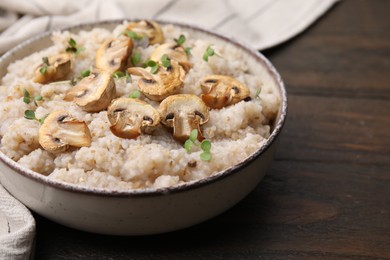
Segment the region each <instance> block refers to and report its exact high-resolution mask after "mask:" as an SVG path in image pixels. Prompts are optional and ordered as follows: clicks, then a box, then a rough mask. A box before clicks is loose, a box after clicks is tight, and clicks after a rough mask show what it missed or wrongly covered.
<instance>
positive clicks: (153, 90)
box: [127, 60, 185, 101]
mask: <svg viewBox="0 0 390 260" xmlns="http://www.w3.org/2000/svg"><path fill="white" fill-rule="evenodd" d="M127 72H128V73H130V74H133V75H137V76H141V78H140V79H139V80H138V87H139V89H140V90H141V92H142V93H143V94H144V95H145V96H147V97H148V98H149V99H151V100H154V101H161V100H163V99H164V98H166V97H167V96H169V95H173V94H176V93H177V92H178V91H179V90H180V88H181V87H182V86H183V83H184V79H185V71H184V70H183V68H182V67H181V66H180V65H179V64H178V63H177V61H175V60H171V66H170V67H168V68H165V67H162V66H160V67H159V68H158V71H157V73H156V74H152V73H150V72H149V70H148V69H144V68H139V67H133V68H128V69H127Z"/></svg>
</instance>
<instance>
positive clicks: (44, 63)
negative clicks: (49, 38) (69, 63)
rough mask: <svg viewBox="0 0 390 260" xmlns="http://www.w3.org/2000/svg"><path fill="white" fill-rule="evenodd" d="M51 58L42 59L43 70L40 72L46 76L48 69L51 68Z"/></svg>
mask: <svg viewBox="0 0 390 260" xmlns="http://www.w3.org/2000/svg"><path fill="white" fill-rule="evenodd" d="M49 65H50V64H49V58H48V57H42V66H41V68H40V69H39V72H40V73H41V74H42V75H45V74H46V71H47V67H49Z"/></svg>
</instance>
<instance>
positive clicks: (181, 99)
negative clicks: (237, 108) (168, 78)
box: [158, 94, 209, 143]
mask: <svg viewBox="0 0 390 260" xmlns="http://www.w3.org/2000/svg"><path fill="white" fill-rule="evenodd" d="M158 110H159V112H160V115H161V122H162V123H163V124H164V125H166V126H168V127H173V138H174V139H175V140H177V141H179V142H182V143H184V142H185V141H186V140H187V139H188V138H189V136H190V133H191V131H192V130H193V129H197V130H198V140H199V141H201V140H203V135H202V132H201V130H200V126H201V125H203V124H205V123H206V122H207V121H208V120H209V109H208V107H207V106H206V104H205V103H203V101H202V100H201V99H200V98H199V97H197V96H195V95H190V94H177V95H173V96H169V97H167V98H166V99H164V100H163V101H162V102H161V104H160V106H159V109H158Z"/></svg>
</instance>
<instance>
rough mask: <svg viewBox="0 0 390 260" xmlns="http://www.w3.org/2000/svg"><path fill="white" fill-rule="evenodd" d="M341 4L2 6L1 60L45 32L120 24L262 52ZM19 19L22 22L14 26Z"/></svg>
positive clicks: (156, 1) (249, 0)
mask: <svg viewBox="0 0 390 260" xmlns="http://www.w3.org/2000/svg"><path fill="white" fill-rule="evenodd" d="M337 1H338V0H240V1H238V0H214V1H209V0H197V1H189V0H143V1H139V0H114V1H103V0H67V1H60V2H53V1H51V0H2V1H1V2H0V21H2V22H1V24H2V27H7V29H6V30H4V28H1V27H0V30H4V31H3V32H2V33H1V34H0V54H1V53H4V52H5V51H7V50H9V49H11V48H12V47H14V46H15V45H16V44H18V43H20V42H22V41H23V40H25V39H28V38H30V37H32V36H34V35H36V34H37V33H40V32H45V31H48V30H52V29H56V28H63V27H66V26H71V25H75V24H79V23H86V22H94V21H101V20H108V19H120V18H129V19H130V18H148V19H161V20H167V21H176V22H184V23H191V24H197V25H199V26H202V27H204V28H208V29H212V30H216V31H218V32H220V33H223V34H225V35H227V36H229V37H233V38H236V39H238V40H240V41H241V42H245V43H247V44H248V45H251V46H252V47H254V48H256V49H258V50H263V49H266V48H270V47H272V46H275V45H277V44H280V43H282V42H284V41H286V40H288V39H290V38H292V37H293V36H295V35H297V34H298V33H300V32H302V31H303V30H304V29H306V28H307V27H308V26H309V25H310V24H312V23H313V21H315V20H316V19H317V18H318V17H319V16H321V15H322V14H324V13H325V12H326V11H327V10H328V9H329V8H330V7H331V6H332V5H333V4H334V3H335V2H337ZM189 10H190V11H189ZM16 13H18V14H20V15H22V16H21V18H20V19H19V20H18V21H16V22H15V20H16V18H15V17H16ZM10 24H12V26H9V25H10Z"/></svg>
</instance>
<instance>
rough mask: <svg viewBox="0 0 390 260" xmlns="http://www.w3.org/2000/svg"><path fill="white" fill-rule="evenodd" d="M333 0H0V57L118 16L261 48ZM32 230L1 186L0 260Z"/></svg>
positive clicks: (17, 253)
mask: <svg viewBox="0 0 390 260" xmlns="http://www.w3.org/2000/svg"><path fill="white" fill-rule="evenodd" d="M337 1H338V0H214V1H209V0H196V1H189V0H142V1H140V0H113V1H103V0H67V1H52V0H1V1H0V32H1V33H0V55H1V54H2V53H4V52H6V51H8V50H10V49H11V48H12V47H14V46H16V45H17V44H18V43H21V42H22V41H24V40H26V39H29V38H31V37H33V36H35V35H37V34H39V33H41V32H46V31H49V30H54V29H59V28H63V27H67V26H71V25H76V24H80V23H88V22H94V21H101V20H109V19H122V18H128V19H134V18H146V19H161V20H166V21H175V22H182V23H190V24H196V25H198V26H201V27H204V28H207V29H211V30H215V31H218V32H220V33H222V34H224V35H226V36H229V37H232V38H236V39H238V40H239V41H241V42H244V43H246V44H248V45H251V46H252V47H253V48H256V49H258V50H263V49H265V48H270V47H272V46H275V45H277V44H280V43H282V42H284V41H286V40H288V39H291V38H292V37H294V36H295V35H297V34H298V33H300V32H302V31H303V30H304V29H306V28H307V27H308V26H309V25H310V24H312V23H313V22H314V21H315V20H316V19H317V18H318V17H320V16H321V15H322V14H324V13H325V12H326V11H327V10H328V9H329V8H330V7H331V6H332V5H333V4H334V3H335V2H337ZM0 174H1V173H0ZM34 233H35V222H34V219H33V217H32V215H31V213H30V212H29V211H28V210H27V209H26V208H25V207H24V206H23V205H22V204H21V203H19V202H18V201H16V200H15V199H14V198H13V197H12V196H11V195H10V194H8V193H7V192H6V191H5V190H4V188H3V187H2V186H1V185H0V259H28V258H29V256H30V252H31V248H32V245H33V239H34Z"/></svg>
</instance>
